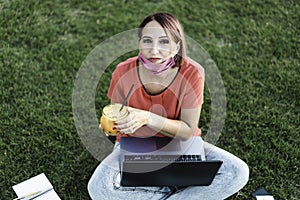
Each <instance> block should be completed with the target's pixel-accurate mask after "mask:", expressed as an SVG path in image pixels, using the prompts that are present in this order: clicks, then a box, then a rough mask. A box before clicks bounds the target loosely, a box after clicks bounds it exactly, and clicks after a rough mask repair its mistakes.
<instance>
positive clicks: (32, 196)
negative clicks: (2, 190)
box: [14, 188, 53, 200]
mask: <svg viewBox="0 0 300 200" xmlns="http://www.w3.org/2000/svg"><path fill="white" fill-rule="evenodd" d="M52 189H53V188H48V189H45V190H39V191H36V192H31V193H29V194H26V195H24V196H22V197H18V198H16V199H14V200H22V199H24V200H25V199H26V200H31V199H35V198H36V197H39V196H41V195H43V194H45V193H47V192H49V191H50V190H52Z"/></svg>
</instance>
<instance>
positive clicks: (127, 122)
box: [115, 107, 150, 134]
mask: <svg viewBox="0 0 300 200" xmlns="http://www.w3.org/2000/svg"><path fill="white" fill-rule="evenodd" d="M127 109H128V111H129V114H128V115H127V117H125V118H124V119H121V120H118V121H116V125H115V128H116V129H118V130H119V131H120V133H121V134H132V133H134V132H135V131H136V130H137V129H139V128H141V127H142V126H144V125H147V124H148V122H149V118H150V112H148V111H145V110H140V109H136V108H132V107H127Z"/></svg>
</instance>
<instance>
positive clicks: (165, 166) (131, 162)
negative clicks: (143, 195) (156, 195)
mask: <svg viewBox="0 0 300 200" xmlns="http://www.w3.org/2000/svg"><path fill="white" fill-rule="evenodd" d="M202 145H203V141H202V140H201V138H200V137H198V136H195V137H191V138H190V139H189V140H186V141H183V140H180V139H172V138H168V137H164V138H161V137H149V138H136V137H122V138H121V140H120V148H121V151H120V173H121V185H122V186H177V187H186V186H207V185H210V184H211V183H212V181H213V179H214V177H215V175H216V174H217V172H218V170H219V168H220V167H221V165H222V161H221V160H205V156H204V155H205V154H204V150H203V148H202Z"/></svg>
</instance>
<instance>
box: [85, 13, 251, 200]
mask: <svg viewBox="0 0 300 200" xmlns="http://www.w3.org/2000/svg"><path fill="white" fill-rule="evenodd" d="M138 37H139V49H140V52H139V54H138V56H136V57H133V58H129V59H128V60H126V61H124V62H122V63H120V64H119V65H118V66H117V68H116V70H115V71H114V72H113V75H112V80H111V84H110V87H109V91H108V97H109V98H110V99H111V101H112V102H114V103H122V101H123V100H124V98H125V97H126V95H127V93H128V91H129V88H130V87H131V86H132V85H134V89H133V91H132V93H131V95H130V97H129V99H128V101H127V104H128V107H127V108H128V110H129V115H128V116H127V117H126V118H124V119H122V120H119V121H117V122H116V124H115V127H114V129H116V130H118V133H119V134H118V136H117V138H116V144H115V148H114V151H113V152H112V153H111V154H110V155H109V156H108V157H107V158H106V159H104V160H103V161H102V163H101V164H100V165H99V166H98V168H97V169H96V171H95V172H94V174H93V176H92V178H91V180H90V181H89V184H88V190H89V194H90V196H91V197H92V199H99V200H100V199H124V198H126V199H166V198H168V199H186V198H188V199H206V200H207V199H213V200H216V199H225V198H227V197H229V196H231V195H232V194H234V193H236V192H237V191H239V190H240V189H241V188H242V187H244V185H245V184H246V183H247V181H248V175H249V169H248V166H247V165H246V164H245V163H244V162H243V161H242V160H240V159H239V158H237V157H235V156H234V155H232V154H230V153H228V152H226V151H224V150H222V149H220V148H218V147H215V146H213V145H211V144H208V143H206V142H204V151H205V157H206V159H207V160H210V159H218V160H222V161H223V165H222V167H221V168H220V170H219V172H220V174H219V175H217V176H216V177H215V179H214V181H213V183H212V184H211V185H209V186H201V187H187V188H181V189H178V188H175V189H174V188H172V189H171V188H168V187H122V186H120V174H119V168H118V167H119V163H118V156H119V149H120V148H119V141H120V137H151V136H157V137H172V138H180V139H183V140H186V139H188V138H190V137H191V136H200V135H201V130H200V129H199V128H198V121H199V118H200V111H201V106H202V103H203V90H204V70H203V68H202V67H201V66H200V65H199V64H198V63H196V62H194V61H192V60H191V59H190V58H188V57H187V56H186V55H185V42H184V35H183V31H182V28H181V25H180V23H179V22H178V20H177V19H176V18H175V17H174V16H173V15H171V14H168V13H155V14H153V15H150V16H148V17H146V18H145V19H144V20H143V21H142V22H141V24H140V26H139V30H138ZM199 152H201V150H199Z"/></svg>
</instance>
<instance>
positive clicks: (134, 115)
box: [115, 107, 201, 140]
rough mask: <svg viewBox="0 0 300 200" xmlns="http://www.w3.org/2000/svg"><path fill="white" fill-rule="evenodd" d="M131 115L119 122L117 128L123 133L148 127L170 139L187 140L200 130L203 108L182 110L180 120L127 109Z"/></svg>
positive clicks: (130, 108)
mask: <svg viewBox="0 0 300 200" xmlns="http://www.w3.org/2000/svg"><path fill="white" fill-rule="evenodd" d="M127 108H128V110H129V113H130V114H129V115H128V116H127V117H126V118H124V119H122V120H119V121H117V125H116V126H115V127H116V128H117V129H118V130H119V131H120V132H121V133H126V134H131V133H134V132H135V131H136V130H137V129H138V128H140V127H142V126H144V125H146V126H148V127H149V128H151V129H153V130H155V131H157V132H159V133H162V134H164V135H166V136H169V137H176V138H181V139H184V140H187V139H188V138H189V137H191V136H192V135H193V134H194V133H195V131H196V129H197V128H198V121H199V118H200V112H201V107H198V108H193V109H182V110H181V115H180V119H179V120H173V119H168V118H165V117H162V116H160V115H157V114H154V113H151V112H149V111H145V110H139V109H135V108H132V107H127Z"/></svg>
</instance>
